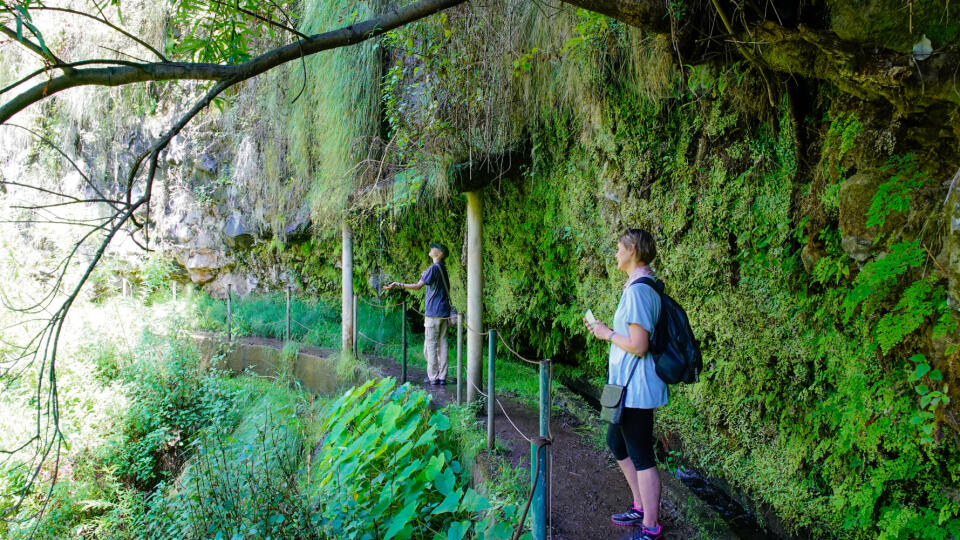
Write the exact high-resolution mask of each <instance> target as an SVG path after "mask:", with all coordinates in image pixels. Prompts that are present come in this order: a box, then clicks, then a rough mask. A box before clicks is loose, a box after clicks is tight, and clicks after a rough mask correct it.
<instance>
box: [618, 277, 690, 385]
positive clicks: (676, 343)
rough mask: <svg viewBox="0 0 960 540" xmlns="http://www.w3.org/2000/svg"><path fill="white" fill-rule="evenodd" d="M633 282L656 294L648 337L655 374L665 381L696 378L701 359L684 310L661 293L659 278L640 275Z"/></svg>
mask: <svg viewBox="0 0 960 540" xmlns="http://www.w3.org/2000/svg"><path fill="white" fill-rule="evenodd" d="M636 283H643V284H644V285H649V286H650V287H652V288H653V290H655V291H657V294H659V295H660V318H659V319H658V320H657V327H656V328H654V331H653V335H652V336H650V350H651V352H652V353H653V360H654V363H655V364H656V366H657V376H658V377H660V379H661V380H662V381H663V382H665V383H667V384H676V383H687V384H690V383H695V382H697V381H699V380H700V371H701V370H702V369H703V359H702V358H701V357H700V344H699V343H698V342H697V338H695V337H693V329H692V328H690V321H689V320H688V319H687V313H686V312H685V311H683V308H682V307H680V304H678V303H677V302H676V300H674V299H673V298H670V297H669V296H667V295H666V294H664V293H663V282H662V281H658V280H655V279H653V278H650V277H642V278H640V279H638V280H636V281H634V282H633V283H631V284H630V285H634V284H636Z"/></svg>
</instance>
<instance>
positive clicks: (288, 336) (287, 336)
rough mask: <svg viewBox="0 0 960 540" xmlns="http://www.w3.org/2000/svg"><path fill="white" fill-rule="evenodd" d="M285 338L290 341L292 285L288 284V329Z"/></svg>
mask: <svg viewBox="0 0 960 540" xmlns="http://www.w3.org/2000/svg"><path fill="white" fill-rule="evenodd" d="M284 338H285V339H286V340H287V341H290V287H289V286H287V331H286V333H284Z"/></svg>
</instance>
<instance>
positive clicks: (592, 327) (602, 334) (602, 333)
mask: <svg viewBox="0 0 960 540" xmlns="http://www.w3.org/2000/svg"><path fill="white" fill-rule="evenodd" d="M583 324H585V325H587V330H588V331H590V333H591V334H593V335H594V337H596V338H597V339H602V340H604V341H606V340H608V339H610V336H611V335H612V334H613V332H612V331H611V330H610V327H608V326H607V325H605V324H603V323H602V322H600V321H596V322H595V323H593V324H590V322H589V321H587V318H586V317H584V318H583Z"/></svg>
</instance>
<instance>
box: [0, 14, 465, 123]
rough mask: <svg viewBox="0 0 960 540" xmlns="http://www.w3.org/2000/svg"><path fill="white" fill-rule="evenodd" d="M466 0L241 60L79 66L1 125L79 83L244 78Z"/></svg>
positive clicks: (16, 102) (4, 110)
mask: <svg viewBox="0 0 960 540" xmlns="http://www.w3.org/2000/svg"><path fill="white" fill-rule="evenodd" d="M465 1H466V0H420V1H419V2H415V3H413V4H410V5H408V6H405V7H402V8H398V9H394V10H391V11H389V12H387V13H386V14H384V15H381V16H379V17H376V18H373V19H370V20H367V21H364V22H361V23H357V24H354V25H350V26H348V27H346V28H341V29H339V30H333V31H330V32H325V33H323V34H316V35H313V36H310V37H309V38H308V39H301V40H298V41H296V42H295V43H290V44H288V45H284V46H283V47H278V48H276V49H273V50H271V51H268V52H266V53H264V54H261V55H260V56H258V57H256V58H254V59H252V60H250V61H248V62H244V63H242V64H233V65H221V64H205V63H191V62H159V63H151V64H138V65H134V66H117V67H111V68H89V69H78V70H75V71H74V72H72V73H64V74H63V75H59V76H57V77H53V78H52V79H50V80H49V81H46V82H44V83H40V84H37V85H35V86H33V87H31V88H29V89H27V90H26V91H24V92H23V93H22V94H20V95H18V96H16V97H14V98H13V99H11V100H9V101H7V102H6V103H4V104H3V105H2V106H0V124H2V123H4V122H6V121H7V120H9V119H10V118H11V117H12V116H13V115H15V114H16V113H18V112H20V111H22V110H23V109H25V108H27V107H29V106H30V105H32V104H34V103H37V102H38V101H41V100H43V99H45V98H47V97H49V96H52V95H53V94H56V93H57V92H61V91H63V90H66V89H68V88H74V87H77V86H90V85H96V86H121V85H126V84H131V83H136V82H146V81H169V80H208V81H232V84H236V83H238V82H240V81H243V80H246V79H249V78H251V77H255V76H257V75H259V74H261V73H264V72H266V71H269V70H271V69H273V68H275V67H277V66H279V65H281V64H285V63H287V62H289V61H291V60H295V59H297V58H300V57H301V56H309V55H311V54H316V53H318V52H320V51H325V50H328V49H334V48H337V47H343V46H347V45H354V44H356V43H360V42H362V41H365V40H367V39H370V38H372V37H376V36H379V35H381V34H383V33H385V32H388V31H390V30H393V29H394V28H399V27H401V26H403V25H405V24H409V23H411V22H413V21H416V20H419V19H422V18H424V17H427V16H429V15H432V14H434V13H436V12H438V11H441V10H444V9H447V8H450V7H453V6H456V5H459V4H462V3H464V2H465Z"/></svg>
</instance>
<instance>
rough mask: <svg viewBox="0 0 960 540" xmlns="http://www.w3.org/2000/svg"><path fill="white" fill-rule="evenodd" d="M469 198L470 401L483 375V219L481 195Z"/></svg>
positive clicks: (472, 193)
mask: <svg viewBox="0 0 960 540" xmlns="http://www.w3.org/2000/svg"><path fill="white" fill-rule="evenodd" d="M466 195H467V401H468V402H472V401H475V400H476V399H477V389H479V388H480V385H481V384H482V381H481V376H482V373H483V339H482V338H483V336H481V335H480V329H481V328H482V327H483V323H482V319H483V260H482V258H481V257H482V252H483V244H482V233H483V219H482V217H481V215H480V193H479V192H477V191H468V192H467V193H466Z"/></svg>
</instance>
